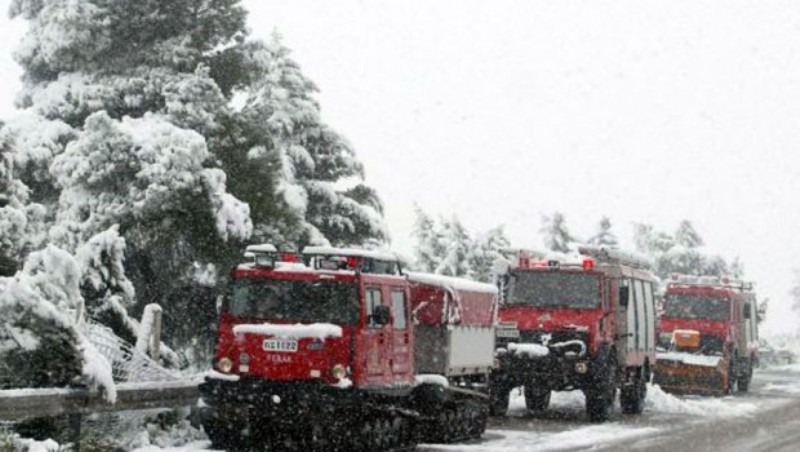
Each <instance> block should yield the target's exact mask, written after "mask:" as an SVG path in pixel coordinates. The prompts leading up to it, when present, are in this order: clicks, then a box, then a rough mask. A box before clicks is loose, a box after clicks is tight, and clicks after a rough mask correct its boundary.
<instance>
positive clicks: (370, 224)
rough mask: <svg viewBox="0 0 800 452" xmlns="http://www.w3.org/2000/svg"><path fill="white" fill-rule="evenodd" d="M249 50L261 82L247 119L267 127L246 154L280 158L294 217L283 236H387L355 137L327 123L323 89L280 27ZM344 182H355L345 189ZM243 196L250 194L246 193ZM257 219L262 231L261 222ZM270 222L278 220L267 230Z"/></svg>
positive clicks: (253, 90) (318, 239) (282, 187)
mask: <svg viewBox="0 0 800 452" xmlns="http://www.w3.org/2000/svg"><path fill="white" fill-rule="evenodd" d="M250 52H251V54H250V57H249V58H250V60H251V61H252V70H253V72H254V75H253V76H254V78H255V80H256V81H255V83H253V84H252V85H251V86H249V87H248V88H247V90H246V94H247V101H246V103H245V105H244V108H243V109H242V115H243V116H244V117H245V118H246V120H247V122H248V123H250V124H264V125H266V127H265V130H264V131H263V133H264V135H263V139H262V140H261V141H260V142H257V143H255V144H256V146H255V147H253V148H252V149H251V150H250V151H249V152H248V158H249V160H250V162H252V161H258V162H259V163H262V164H267V165H268V164H269V162H270V160H271V159H272V160H277V161H278V162H279V163H280V168H281V171H280V172H279V173H278V179H277V188H278V191H279V193H280V194H281V195H282V197H283V200H284V201H285V202H286V203H287V204H288V206H290V207H291V212H292V213H293V215H294V216H295V218H294V220H295V221H293V222H292V227H291V228H284V230H283V231H282V235H283V236H285V237H287V238H289V239H290V241H293V242H295V243H299V244H306V243H315V244H321V243H327V242H330V243H332V244H334V245H351V244H361V243H363V242H365V241H366V240H368V239H373V240H374V239H379V240H384V239H387V238H388V234H387V232H386V229H385V227H384V225H383V221H382V213H383V206H382V204H381V202H380V200H379V199H378V196H377V194H376V193H375V191H374V190H373V189H372V188H370V187H367V186H366V185H364V184H363V183H361V182H360V181H361V180H363V177H364V169H363V166H362V165H361V163H359V162H358V160H356V158H355V152H354V151H353V148H352V146H351V145H350V143H349V142H348V141H347V140H346V139H345V138H344V137H343V136H341V135H340V134H338V133H337V132H336V131H334V130H333V129H331V128H330V127H329V126H328V125H327V124H325V123H324V122H323V120H322V118H321V116H320V109H319V104H318V103H317V101H316V100H315V99H314V98H313V95H314V94H315V93H316V91H317V88H316V86H315V85H314V84H313V83H312V82H311V81H310V80H308V78H307V77H305V75H304V74H303V73H302V72H301V70H300V67H299V65H298V64H297V63H296V62H295V61H294V60H292V59H291V57H290V51H289V49H288V48H287V47H286V46H285V45H284V44H283V43H282V40H281V38H280V36H279V35H278V34H277V33H274V34H273V38H272V41H271V42H270V43H268V44H266V45H264V46H262V47H260V48H259V47H258V46H251V47H250ZM343 180H350V181H356V182H355V183H354V184H350V186H349V187H347V188H343V187H341V185H342V184H341V181H343ZM251 188H255V187H251ZM242 196H243V199H245V200H247V199H248V198H247V194H246V192H243V193H242ZM254 220H255V221H256V225H257V226H256V231H257V235H259V231H261V228H260V227H259V226H260V225H261V222H260V221H259V220H260V219H259V218H254ZM267 220H270V219H267ZM272 227H274V223H273V224H272V225H269V226H268V227H267V228H266V230H271V228H272Z"/></svg>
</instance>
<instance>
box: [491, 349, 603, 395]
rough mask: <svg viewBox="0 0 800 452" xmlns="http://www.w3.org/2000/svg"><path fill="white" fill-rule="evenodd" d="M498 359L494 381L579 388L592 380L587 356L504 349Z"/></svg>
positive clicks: (508, 383) (589, 361)
mask: <svg viewBox="0 0 800 452" xmlns="http://www.w3.org/2000/svg"><path fill="white" fill-rule="evenodd" d="M497 359H498V368H497V369H496V370H495V371H494V373H493V375H492V377H493V380H494V384H501V385H504V386H506V387H516V386H523V385H531V384H532V385H535V386H536V387H538V388H546V389H550V390H553V391H560V390H565V389H582V388H586V387H589V386H590V385H591V383H592V378H593V376H592V375H593V365H592V362H591V360H590V359H589V358H588V357H587V356H571V355H570V356H564V355H557V354H553V353H551V354H549V355H547V356H541V357H530V356H525V355H519V354H512V353H506V354H502V355H499V356H498V357H497ZM579 363H580V365H579ZM584 366H585V367H584ZM578 368H585V369H586V372H583V373H581V372H578V370H577V369H578Z"/></svg>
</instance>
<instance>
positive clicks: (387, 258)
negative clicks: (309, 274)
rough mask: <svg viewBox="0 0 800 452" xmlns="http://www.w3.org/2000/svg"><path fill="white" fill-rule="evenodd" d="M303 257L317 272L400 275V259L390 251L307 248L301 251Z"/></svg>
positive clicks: (322, 247)
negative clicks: (335, 271) (339, 271)
mask: <svg viewBox="0 0 800 452" xmlns="http://www.w3.org/2000/svg"><path fill="white" fill-rule="evenodd" d="M303 256H304V257H305V258H306V262H307V263H308V264H309V265H310V266H311V267H312V268H315V269H319V270H351V271H358V272H362V273H376V274H390V275H396V274H400V273H401V269H400V259H398V257H397V255H396V254H394V253H393V252H391V251H385V250H365V249H357V248H332V247H324V246H307V247H305V248H304V249H303Z"/></svg>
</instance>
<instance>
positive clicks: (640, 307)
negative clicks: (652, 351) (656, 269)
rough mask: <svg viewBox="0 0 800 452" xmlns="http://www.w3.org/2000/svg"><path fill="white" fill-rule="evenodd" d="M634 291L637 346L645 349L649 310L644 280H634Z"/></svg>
mask: <svg viewBox="0 0 800 452" xmlns="http://www.w3.org/2000/svg"><path fill="white" fill-rule="evenodd" d="M633 287H634V293H635V294H636V303H634V305H635V306H636V348H638V349H639V350H644V349H645V338H646V337H647V321H646V316H647V312H646V311H645V305H646V303H645V299H644V285H643V284H642V281H640V280H636V281H634V286H633Z"/></svg>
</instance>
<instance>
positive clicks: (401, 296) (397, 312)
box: [392, 290, 408, 330]
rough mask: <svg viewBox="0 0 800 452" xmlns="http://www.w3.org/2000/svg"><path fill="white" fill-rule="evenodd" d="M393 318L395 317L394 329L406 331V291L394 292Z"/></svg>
mask: <svg viewBox="0 0 800 452" xmlns="http://www.w3.org/2000/svg"><path fill="white" fill-rule="evenodd" d="M392 317H394V329H396V330H404V329H406V325H407V324H408V319H407V318H406V293H405V292H404V291H401V290H393V291H392Z"/></svg>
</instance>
